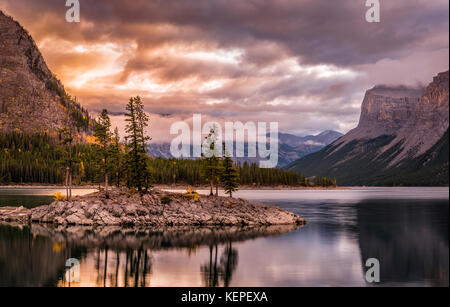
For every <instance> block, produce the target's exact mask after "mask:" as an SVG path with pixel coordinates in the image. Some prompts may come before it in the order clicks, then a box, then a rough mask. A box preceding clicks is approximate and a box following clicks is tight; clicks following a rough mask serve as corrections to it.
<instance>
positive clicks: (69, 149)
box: [58, 127, 79, 200]
mask: <svg viewBox="0 0 450 307" xmlns="http://www.w3.org/2000/svg"><path fill="white" fill-rule="evenodd" d="M58 151H59V152H60V155H61V158H60V160H59V161H58V162H59V164H60V165H62V166H63V168H64V171H65V180H64V182H65V186H66V199H67V200H70V199H71V198H72V176H73V170H74V168H75V165H76V163H77V162H79V160H78V159H77V156H76V155H75V154H74V136H73V131H72V128H71V127H65V128H62V129H60V130H59V146H58Z"/></svg>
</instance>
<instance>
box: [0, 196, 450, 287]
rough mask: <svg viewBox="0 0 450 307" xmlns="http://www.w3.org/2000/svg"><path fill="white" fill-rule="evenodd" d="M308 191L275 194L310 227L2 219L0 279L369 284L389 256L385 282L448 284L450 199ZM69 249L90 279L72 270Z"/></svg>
mask: <svg viewBox="0 0 450 307" xmlns="http://www.w3.org/2000/svg"><path fill="white" fill-rule="evenodd" d="M350 192H351V193H353V191H350ZM350 192H349V193H350ZM255 193H258V192H255ZM299 193H301V192H299ZM358 193H360V191H358ZM402 193H403V190H402ZM412 194H413V195H414V197H415V196H416V195H417V194H418V192H416V193H412ZM258 195H259V194H258ZM301 195H302V194H298V196H297V197H298V199H289V200H284V201H280V200H278V201H272V200H269V201H268V200H266V203H270V204H274V205H277V206H280V207H283V208H285V209H287V210H290V211H292V212H295V213H297V214H300V215H302V217H304V218H305V219H306V220H307V221H308V224H307V225H306V226H304V227H302V228H296V227H295V226H273V227H228V228H192V227H171V228H152V229H148V228H130V229H127V228H120V227H103V228H89V227H75V226H73V227H51V226H45V225H32V226H31V227H19V226H18V225H11V224H9V225H0V286H62V287H64V286H66V287H67V286H71V287H74V286H99V287H104V286H106V287H123V286H127V287H144V286H145V287H148V286H209V287H223V286H225V287H226V286H367V285H369V284H367V283H366V282H365V270H366V268H365V266H364V263H365V261H366V260H367V259H368V258H377V259H379V260H380V264H381V283H380V284H377V285H381V286H386V285H395V286H436V285H437V286H448V284H449V282H448V280H449V274H448V271H449V248H448V242H449V241H448V239H449V238H448V214H449V212H448V205H449V203H448V199H441V200H439V199H432V198H430V197H428V196H429V195H426V194H424V195H425V196H427V198H426V199H422V200H415V199H404V200H401V199H394V200H392V199H384V200H383V199H381V198H380V197H377V199H367V200H360V201H358V202H342V199H341V200H340V201H339V202H333V201H330V200H324V201H322V202H319V201H317V200H314V201H313V202H308V199H302V198H301ZM319 197H321V195H320V193H319V192H318V194H317V198H319ZM322 197H323V196H322ZM350 197H351V195H350ZM358 197H360V196H358ZM68 258H76V259H78V260H80V276H81V279H80V282H76V283H70V284H69V283H68V280H66V279H65V272H66V268H65V261H66V260H67V259H68Z"/></svg>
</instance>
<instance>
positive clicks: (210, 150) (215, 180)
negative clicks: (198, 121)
mask: <svg viewBox="0 0 450 307" xmlns="http://www.w3.org/2000/svg"><path fill="white" fill-rule="evenodd" d="M216 145H217V129H216V127H211V129H210V132H209V134H208V136H207V137H206V138H205V143H204V144H203V145H202V147H203V148H205V150H204V153H202V157H203V167H202V172H203V176H204V178H205V179H206V180H207V181H208V182H209V187H210V191H209V195H210V196H213V195H214V193H213V188H214V185H215V187H216V196H218V194H219V182H220V175H221V172H222V166H221V163H220V160H221V159H220V156H221V153H220V151H219V149H218V148H217V146H216Z"/></svg>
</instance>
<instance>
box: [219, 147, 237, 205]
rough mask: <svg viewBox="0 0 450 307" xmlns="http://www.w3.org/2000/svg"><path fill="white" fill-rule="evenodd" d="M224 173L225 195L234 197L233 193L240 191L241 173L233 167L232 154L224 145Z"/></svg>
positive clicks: (222, 177) (222, 175)
mask: <svg viewBox="0 0 450 307" xmlns="http://www.w3.org/2000/svg"><path fill="white" fill-rule="evenodd" d="M223 152H224V155H223V156H224V158H223V162H222V164H223V172H222V174H221V180H222V184H223V187H224V190H225V194H228V195H230V197H233V192H235V191H237V190H238V187H239V173H238V171H237V169H236V168H235V167H234V166H233V160H232V159H231V155H230V153H229V152H228V151H227V149H226V147H225V143H224V144H223Z"/></svg>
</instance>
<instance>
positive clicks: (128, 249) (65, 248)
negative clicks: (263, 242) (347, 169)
mask: <svg viewBox="0 0 450 307" xmlns="http://www.w3.org/2000/svg"><path fill="white" fill-rule="evenodd" d="M298 227H299V226H296V225H280V226H239V227H167V228H121V227H82V226H65V227H63V226H61V227H54V226H51V225H42V224H32V225H30V227H22V228H21V227H16V226H15V225H1V224H0V285H2V284H3V285H17V286H20V285H28V286H42V285H48V286H60V287H77V286H96V287H148V286H151V284H150V281H152V283H153V284H155V285H166V286H180V285H202V284H205V285H207V286H229V285H230V283H231V280H232V276H233V273H234V272H235V270H236V267H237V262H238V252H237V249H235V248H233V244H234V243H235V242H244V241H246V240H249V239H254V238H258V237H265V236H278V235H280V234H283V233H286V232H290V231H292V230H295V229H297V228H298ZM11 247H13V248H11ZM208 247H209V263H206V264H204V265H202V262H203V261H207V259H208ZM180 250H184V251H187V253H188V255H189V257H187V258H183V257H182V258H183V259H181V260H180V258H178V254H177V253H178V251H180ZM12 251H14V252H12ZM193 252H194V253H197V252H199V255H197V256H196V257H193V258H194V259H195V260H193V261H192V262H191V261H190V260H189V258H190V254H191V253H193ZM161 255H164V256H163V257H161V258H160V257H159V256H161ZM69 258H75V259H77V260H79V262H80V266H79V269H80V281H79V282H74V281H72V282H70V283H69V280H66V273H68V270H69V269H68V268H66V267H65V263H66V261H67V259H69ZM156 258H158V261H157V263H159V264H162V265H161V266H158V267H157V268H156V269H155V265H154V262H155V259H156ZM184 265H190V267H188V268H186V267H184ZM199 268H200V273H199ZM155 270H157V274H156V275H155V276H153V275H154V274H152V272H153V271H155ZM186 271H190V272H192V274H191V275H189V277H188V279H184V280H178V277H179V276H180V275H179V274H180V273H181V274H184V273H185V272H186Z"/></svg>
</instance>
